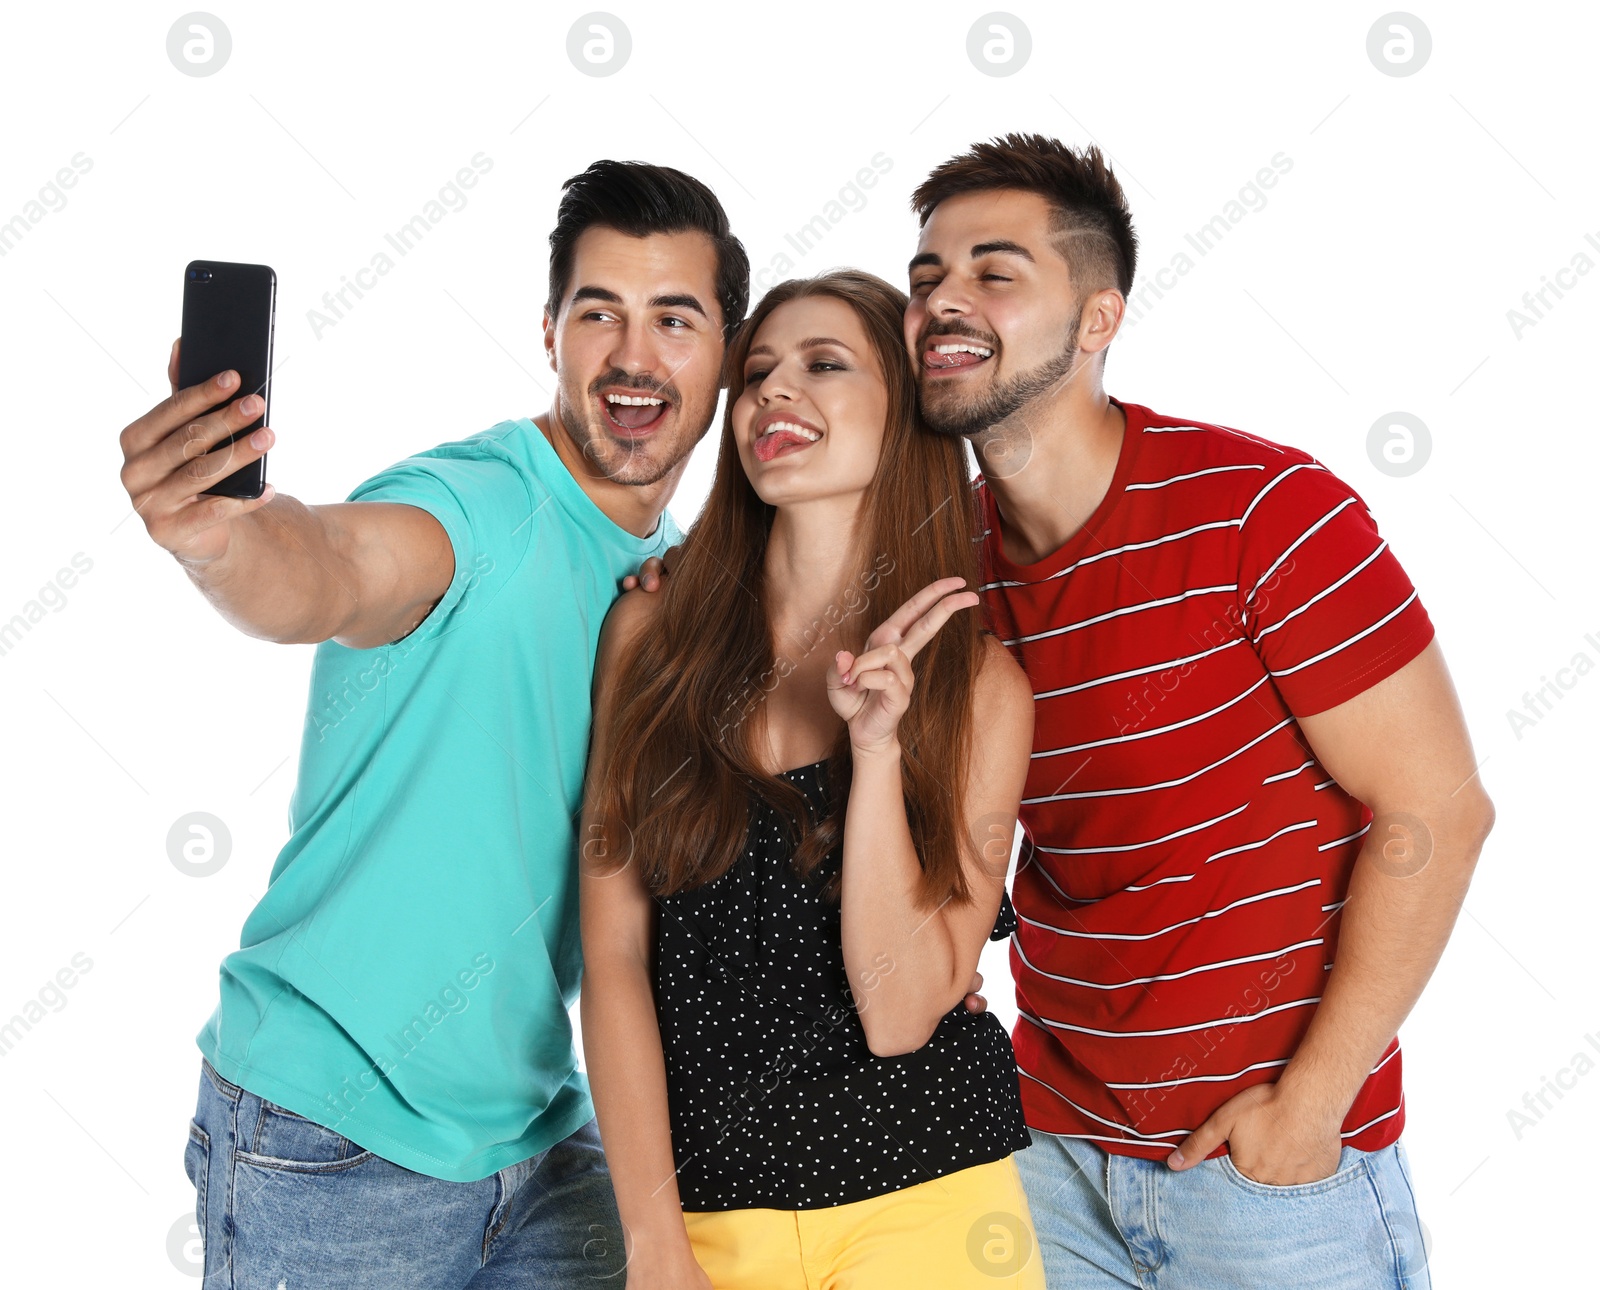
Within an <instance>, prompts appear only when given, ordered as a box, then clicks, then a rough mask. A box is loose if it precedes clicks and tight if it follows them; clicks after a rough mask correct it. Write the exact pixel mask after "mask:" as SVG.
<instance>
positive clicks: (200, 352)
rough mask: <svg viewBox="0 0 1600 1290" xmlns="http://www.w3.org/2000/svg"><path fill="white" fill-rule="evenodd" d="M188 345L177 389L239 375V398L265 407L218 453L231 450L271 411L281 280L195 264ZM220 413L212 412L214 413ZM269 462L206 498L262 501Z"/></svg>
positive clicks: (189, 277)
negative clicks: (228, 374)
mask: <svg viewBox="0 0 1600 1290" xmlns="http://www.w3.org/2000/svg"><path fill="white" fill-rule="evenodd" d="M183 279H184V280H183V344H182V345H181V347H180V355H179V359H178V385H179V386H182V387H188V386H191V385H198V384H199V383H200V382H201V381H204V380H205V379H206V378H208V377H211V376H214V375H216V374H217V373H218V372H221V371H224V370H229V369H231V370H233V371H235V372H237V373H238V374H239V382H240V383H239V388H238V393H239V394H241V395H250V394H255V395H257V396H259V397H260V399H261V401H262V409H261V416H260V417H259V418H258V419H257V420H255V421H253V422H251V423H250V424H249V425H246V426H244V427H243V428H241V429H240V430H239V431H237V432H236V433H235V434H233V436H232V437H231V438H229V439H228V440H227V441H226V442H225V443H224V444H219V445H217V446H218V448H223V449H225V448H231V447H232V446H233V445H234V444H235V443H236V442H237V441H239V440H240V439H243V438H244V437H245V436H246V435H248V434H250V432H251V431H253V430H256V429H259V428H260V427H261V426H263V425H265V424H266V418H267V416H268V415H269V414H270V413H271V411H272V335H273V314H274V307H275V303H276V296H277V290H278V279H277V275H276V274H274V273H273V271H272V270H271V269H270V268H269V267H268V266H266V265H264V264H230V263H227V262H226V261H222V260H191V261H190V262H189V264H188V266H187V267H186V268H185V269H184V275H183ZM214 410H215V409H207V411H214ZM266 468H267V459H266V456H265V455H264V454H263V455H261V456H258V457H256V458H254V459H252V460H250V461H248V462H246V461H242V460H241V464H240V466H239V469H238V470H236V471H234V472H233V473H232V474H230V475H228V476H227V477H226V478H224V479H221V480H217V481H215V482H213V483H212V484H211V485H210V487H208V488H206V489H205V490H203V491H205V492H206V493H210V494H213V495H216V496H221V497H260V496H261V490H262V489H263V488H264V487H265V486H266V480H267V470H266Z"/></svg>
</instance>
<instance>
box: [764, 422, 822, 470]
mask: <svg viewBox="0 0 1600 1290" xmlns="http://www.w3.org/2000/svg"><path fill="white" fill-rule="evenodd" d="M820 438H822V432H821V431H820V430H813V429H812V428H811V427H810V426H808V425H802V424H801V423H800V422H798V421H769V422H768V423H767V424H766V425H764V426H763V427H762V428H761V433H760V434H759V435H757V436H756V441H755V444H754V445H753V446H752V451H753V452H754V453H755V455H756V460H757V461H771V460H772V459H773V458H774V457H781V456H784V455H786V454H788V453H794V452H803V451H804V450H805V449H807V448H809V447H810V446H811V445H812V444H814V443H816V442H817V440H818V439H820Z"/></svg>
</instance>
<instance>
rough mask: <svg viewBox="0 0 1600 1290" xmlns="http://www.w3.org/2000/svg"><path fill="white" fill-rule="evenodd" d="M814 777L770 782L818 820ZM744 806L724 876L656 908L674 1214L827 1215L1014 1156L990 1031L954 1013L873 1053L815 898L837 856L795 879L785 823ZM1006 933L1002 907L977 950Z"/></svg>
mask: <svg viewBox="0 0 1600 1290" xmlns="http://www.w3.org/2000/svg"><path fill="white" fill-rule="evenodd" d="M825 768H826V762H822V761H819V762H814V763H812V764H811V765H810V766H800V767H796V768H795V769H793V770H787V771H783V772H781V773H780V778H783V779H787V780H790V781H791V782H793V783H795V784H797V785H798V786H800V787H801V789H802V791H803V792H804V793H805V794H806V797H807V799H808V802H809V803H810V809H811V810H812V818H813V819H815V818H817V815H816V812H817V811H818V810H819V809H821V808H823V806H824V799H823V796H822V793H823V790H822V780H823V778H824V776H825ZM751 801H752V806H751V825H750V829H749V832H748V834H747V840H746V847H745V851H744V854H743V855H741V856H740V857H739V860H738V861H737V862H736V863H735V864H734V865H733V867H732V868H730V869H729V870H728V871H727V872H726V873H724V874H722V875H721V876H720V877H718V878H716V879H715V880H713V881H712V882H709V883H704V884H702V885H701V886H699V887H696V888H692V889H690V890H687V891H680V892H676V893H674V894H673V895H670V896H666V897H661V898H658V899H657V913H658V916H657V922H656V927H657V930H656V969H655V985H656V1007H657V1015H658V1017H659V1019H660V1022H661V1044H662V1049H663V1051H664V1054H665V1057H666V1073H667V1100H668V1105H669V1109H670V1113H671V1120H672V1150H673V1156H674V1159H675V1163H676V1165H677V1169H678V1192H679V1196H680V1198H681V1201H682V1205H683V1208H684V1209H685V1210H688V1211H690V1212H700V1211H707V1210H728V1209H745V1208H772V1209H822V1208H826V1207H828V1206H831V1205H842V1204H845V1203H847V1202H849V1201H856V1200H864V1199H866V1198H867V1197H869V1196H878V1195H882V1194H884V1193H885V1192H892V1191H899V1190H901V1189H902V1188H905V1187H910V1186H912V1185H914V1184H916V1183H920V1182H925V1181H927V1180H928V1179H930V1178H936V1177H938V1176H940V1175H942V1174H947V1173H953V1172H954V1171H955V1170H958V1169H965V1168H967V1167H968V1166H971V1165H977V1164H983V1163H986V1162H988V1161H992V1160H1000V1159H1003V1158H1004V1157H1006V1156H1007V1155H1009V1154H1011V1153H1012V1152H1013V1151H1017V1150H1020V1149H1022V1148H1024V1147H1026V1146H1027V1145H1028V1142H1029V1138H1028V1131H1027V1127H1026V1125H1025V1124H1024V1122H1023V1118H1022V1101H1021V1094H1020V1091H1019V1088H1018V1083H1017V1070H1016V1062H1015V1058H1014V1056H1013V1054H1012V1051H1011V1039H1010V1036H1009V1035H1007V1034H1006V1030H1005V1027H1004V1026H1003V1025H1002V1024H1001V1022H1000V1020H999V1018H997V1017H995V1016H993V1015H992V1014H990V1013H987V1012H985V1013H979V1014H973V1013H969V1012H968V1011H967V1010H966V1007H965V1005H964V1004H961V1003H958V1004H957V1005H956V1006H955V1007H954V1008H952V1009H951V1010H950V1011H949V1012H948V1013H947V1014H945V1016H944V1018H943V1019H942V1020H941V1021H940V1022H939V1026H938V1029H936V1030H935V1031H934V1033H933V1037H932V1038H931V1039H930V1040H929V1041H928V1042H927V1043H926V1044H924V1045H923V1046H922V1047H921V1048H919V1049H917V1050H916V1051H915V1052H911V1053H904V1054H901V1055H899V1056H895V1057H877V1056H875V1055H874V1054H873V1053H872V1050H871V1049H870V1048H868V1046H867V1038H866V1032H865V1031H864V1030H863V1029H862V1026H861V1020H860V1018H859V1017H858V1016H857V1014H856V1011H855V1006H854V1000H853V997H852V995H851V993H850V987H849V984H848V981H847V978H846V974H845V967H844V952H843V949H842V946H841V939H840V921H839V919H840V914H839V907H838V905H837V904H834V903H831V902H828V901H825V900H824V899H823V897H822V894H821V890H820V889H821V886H822V884H823V883H824V882H825V881H826V880H827V879H828V878H829V877H830V876H831V875H832V874H834V873H837V872H838V866H839V864H840V863H841V860H842V849H841V848H838V847H836V848H835V849H834V850H833V851H832V852H831V853H830V854H829V855H828V857H827V858H826V860H824V861H823V862H822V864H820V865H819V866H818V868H817V870H816V871H815V872H814V873H813V874H812V876H811V877H810V879H802V878H801V877H800V876H799V874H798V873H796V871H795V870H794V869H793V867H792V866H791V865H790V864H789V856H790V846H789V839H788V836H787V833H786V831H785V830H784V828H783V826H782V821H781V818H780V816H779V814H778V813H777V812H776V811H775V810H774V809H773V808H772V807H771V806H769V805H768V804H766V803H765V802H763V801H762V800H761V799H760V798H758V797H756V796H755V795H754V793H752V796H751ZM1016 926H1017V924H1016V916H1015V914H1014V912H1013V911H1012V908H1011V902H1010V899H1009V898H1003V899H1002V902H1001V906H1000V915H999V918H998V919H997V920H996V922H995V928H994V931H993V932H992V933H991V934H990V937H989V939H990V940H1002V939H1004V938H1005V937H1006V936H1009V935H1010V934H1011V933H1012V932H1013V931H1015V930H1016ZM868 1006H870V1003H869V1005H868Z"/></svg>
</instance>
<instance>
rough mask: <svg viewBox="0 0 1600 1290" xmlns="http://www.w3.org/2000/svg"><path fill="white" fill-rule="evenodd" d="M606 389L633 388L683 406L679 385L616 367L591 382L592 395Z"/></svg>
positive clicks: (674, 404)
mask: <svg viewBox="0 0 1600 1290" xmlns="http://www.w3.org/2000/svg"><path fill="white" fill-rule="evenodd" d="M605 389H621V390H633V391H636V392H637V393H639V394H650V395H654V396H655V397H657V398H661V399H665V400H666V401H667V402H668V403H670V404H672V406H673V407H675V408H676V407H682V406H683V399H682V398H681V397H680V396H679V394H678V390H677V387H676V386H674V385H673V384H672V383H671V382H670V381H663V382H656V381H653V380H651V379H650V378H649V377H638V376H629V375H628V374H627V373H626V372H619V371H616V370H615V369H613V370H612V371H609V372H606V373H604V374H603V375H601V376H600V377H598V378H597V379H595V380H593V381H590V382H589V393H590V394H592V395H595V396H598V395H599V393H600V391H601V390H605Z"/></svg>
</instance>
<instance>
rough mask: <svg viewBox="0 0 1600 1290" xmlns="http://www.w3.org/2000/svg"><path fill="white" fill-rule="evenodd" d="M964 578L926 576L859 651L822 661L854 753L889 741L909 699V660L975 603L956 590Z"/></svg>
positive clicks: (873, 750) (971, 594)
mask: <svg viewBox="0 0 1600 1290" xmlns="http://www.w3.org/2000/svg"><path fill="white" fill-rule="evenodd" d="M966 585H967V580H966V579H965V578H940V579H939V580H938V581H937V582H930V583H929V584H928V585H927V586H926V587H924V588H923V589H922V590H921V591H919V592H917V594H916V595H914V596H912V597H911V599H910V600H908V601H906V603H905V604H903V605H901V606H900V608H899V609H897V610H895V611H894V613H892V614H891V615H889V617H888V618H886V619H884V621H883V623H882V624H881V625H880V626H879V627H878V628H877V630H876V631H874V632H873V633H872V635H870V636H868V637H867V648H866V650H865V651H864V652H863V653H861V654H859V655H852V654H851V653H850V651H849V650H843V649H842V650H838V651H836V652H835V654H834V656H833V663H832V664H831V665H830V666H829V667H828V702H829V703H831V704H832V705H833V710H834V711H835V712H837V713H838V714H839V715H840V716H841V717H843V718H844V720H845V723H846V724H847V725H848V726H849V727H850V747H851V749H852V751H853V752H855V753H857V754H862V753H865V754H868V755H872V754H877V753H882V752H886V751H888V750H889V749H891V748H893V747H894V745H895V738H896V732H897V731H898V729H899V726H900V718H901V716H903V715H904V713H905V710H906V709H907V708H908V707H909V706H910V704H911V687H912V685H913V684H914V679H913V676H912V672H911V660H912V659H913V658H915V657H916V656H917V651H918V650H920V649H921V648H922V647H923V646H924V645H926V644H927V643H928V642H929V641H930V640H932V639H933V636H934V633H935V632H937V631H938V630H939V628H941V627H943V626H944V625H945V623H946V622H947V621H949V619H950V616H951V615H952V614H953V613H955V612H956V610H958V609H970V608H972V607H973V606H974V605H976V604H977V603H978V600H979V597H978V593H977V592H975V591H961V590H958V588H961V587H964V586H966Z"/></svg>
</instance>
